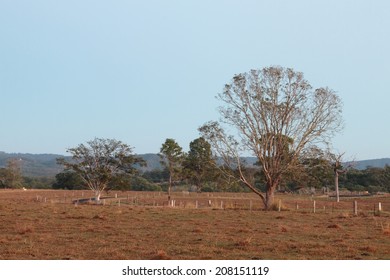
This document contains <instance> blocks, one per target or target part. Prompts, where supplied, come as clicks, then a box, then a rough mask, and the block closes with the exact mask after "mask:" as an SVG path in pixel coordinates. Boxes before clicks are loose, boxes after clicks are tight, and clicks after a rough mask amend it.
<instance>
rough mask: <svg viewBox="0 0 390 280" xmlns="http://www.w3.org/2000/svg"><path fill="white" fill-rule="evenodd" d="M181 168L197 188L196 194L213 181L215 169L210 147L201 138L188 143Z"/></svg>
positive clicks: (215, 174)
mask: <svg viewBox="0 0 390 280" xmlns="http://www.w3.org/2000/svg"><path fill="white" fill-rule="evenodd" d="M183 167H184V173H185V175H186V178H187V179H188V180H189V181H190V182H191V183H192V184H194V185H195V186H196V187H197V191H198V192H200V191H202V190H204V187H203V186H204V184H205V183H207V182H212V181H214V180H215V178H216V177H217V168H216V163H215V160H214V158H213V155H212V152H211V145H210V144H209V143H208V142H207V141H206V140H205V139H204V138H203V137H200V138H198V139H195V140H194V141H192V142H191V143H190V150H189V152H188V154H187V156H186V158H185V160H184V162H183Z"/></svg>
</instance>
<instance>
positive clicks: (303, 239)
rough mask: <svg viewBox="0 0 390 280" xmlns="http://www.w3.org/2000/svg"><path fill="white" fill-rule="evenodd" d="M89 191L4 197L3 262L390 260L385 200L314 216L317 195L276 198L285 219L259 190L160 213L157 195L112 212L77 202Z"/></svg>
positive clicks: (201, 197)
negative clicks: (265, 204) (266, 205)
mask: <svg viewBox="0 0 390 280" xmlns="http://www.w3.org/2000/svg"><path fill="white" fill-rule="evenodd" d="M92 194H93V193H92V192H91V191H81V190H80V191H60V190H57V191H49V190H47V191H44V190H43V191H31V190H29V191H21V190H1V191H0V210H1V211H0V216H1V220H2V223H1V224H0V258H2V259H58V260H61V259H298V260H300V259H390V238H389V237H390V234H389V218H390V213H389V212H386V211H383V213H382V214H381V215H380V216H374V215H373V205H374V204H375V203H377V202H378V201H381V202H382V205H383V208H384V210H386V209H387V211H388V209H390V197H380V198H376V197H368V198H361V199H359V209H361V211H360V213H361V214H359V215H358V216H354V215H353V214H352V204H351V200H349V201H348V200H342V201H341V202H340V203H337V205H335V206H334V208H333V209H332V204H333V201H332V200H329V199H328V198H321V197H317V198H316V199H317V200H318V203H317V206H318V211H317V212H316V213H315V214H314V213H312V211H311V208H310V207H311V205H312V200H311V199H312V198H311V196H305V197H304V196H298V195H276V199H282V201H283V207H284V208H285V211H281V212H278V211H267V212H265V211H262V210H260V209H261V208H262V205H261V202H260V201H259V199H257V198H256V196H255V195H254V194H252V193H247V194H238V195H237V194H229V193H211V194H196V193H191V194H189V195H187V194H183V193H173V194H172V199H173V200H176V205H177V207H176V208H172V207H165V206H164V207H162V206H161V204H159V206H157V203H162V202H165V203H167V197H166V194H165V193H156V192H150V193H146V192H142V193H141V192H126V193H122V192H119V193H118V198H122V199H123V200H122V202H121V204H120V206H119V205H118V203H117V200H116V199H115V198H114V197H115V196H114V194H112V193H110V194H109V196H103V197H102V200H103V201H105V200H106V204H105V205H94V204H91V205H88V204H85V205H84V204H79V205H75V204H72V203H71V201H72V200H74V199H76V198H80V197H84V198H85V197H87V196H88V195H92ZM127 197H129V200H127ZM44 198H47V199H46V202H45V199H44ZM209 200H212V203H213V205H212V206H208V204H207V202H208V201H209ZM221 200H223V201H224V205H223V207H222V208H223V209H224V210H222V209H221V207H220V206H221V205H220V201H221ZM251 200H253V208H252V211H250V209H249V201H251ZM153 201H155V206H154V207H153ZM195 201H198V206H199V208H198V209H195V203H196V202H195ZM185 202H187V204H185ZM296 203H299V205H300V206H299V210H296ZM137 205H138V206H137ZM324 206H326V209H324ZM168 233H169V234H168ZM92 244H93V246H92ZM335 245H336V246H335Z"/></svg>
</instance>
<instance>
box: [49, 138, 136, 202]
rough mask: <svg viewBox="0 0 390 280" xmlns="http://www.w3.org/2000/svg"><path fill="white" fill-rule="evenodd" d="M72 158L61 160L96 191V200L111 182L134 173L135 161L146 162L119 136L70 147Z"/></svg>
mask: <svg viewBox="0 0 390 280" xmlns="http://www.w3.org/2000/svg"><path fill="white" fill-rule="evenodd" d="M67 152H68V153H70V154H71V155H72V159H71V160H66V159H64V158H61V159H58V160H57V161H58V163H59V164H62V165H64V166H65V169H66V170H68V171H73V172H75V173H77V174H78V175H79V176H80V177H81V179H82V180H83V182H84V183H85V184H86V185H87V186H88V188H90V189H91V190H93V191H94V192H95V199H96V201H99V200H100V196H101V193H102V192H103V191H104V190H105V189H106V188H107V186H108V183H109V182H110V181H111V180H112V179H113V178H115V176H118V175H120V174H133V173H134V172H135V171H136V169H135V167H134V165H135V164H144V161H143V160H142V159H141V158H138V157H136V156H135V155H134V154H133V150H132V148H131V147H129V146H128V145H127V144H124V143H122V142H121V141H118V140H115V139H101V138H95V139H94V140H92V141H89V142H87V144H80V145H78V146H77V147H75V148H71V149H68V150H67Z"/></svg>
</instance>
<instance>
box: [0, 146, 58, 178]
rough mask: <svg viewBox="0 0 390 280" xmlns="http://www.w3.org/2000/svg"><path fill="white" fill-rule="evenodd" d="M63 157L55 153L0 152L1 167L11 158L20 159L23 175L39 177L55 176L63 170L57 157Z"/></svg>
mask: <svg viewBox="0 0 390 280" xmlns="http://www.w3.org/2000/svg"><path fill="white" fill-rule="evenodd" d="M59 157H63V156H62V155H54V154H20V153H11V154H8V153H4V152H0V167H5V166H6V165H7V161H8V160H9V159H13V158H14V159H18V160H20V162H21V170H22V175H23V176H28V177H39V176H47V177H54V176H55V175H56V174H57V173H59V172H61V171H62V169H63V168H62V167H61V166H59V165H58V164H57V162H56V159H57V158H59Z"/></svg>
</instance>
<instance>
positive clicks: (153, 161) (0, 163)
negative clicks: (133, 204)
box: [0, 152, 390, 177]
mask: <svg viewBox="0 0 390 280" xmlns="http://www.w3.org/2000/svg"><path fill="white" fill-rule="evenodd" d="M138 156H140V157H142V158H143V159H144V160H145V161H146V162H147V167H143V168H141V170H142V171H150V170H153V169H160V168H161V164H160V157H159V156H158V155H157V154H141V155H138ZM60 157H63V155H56V154H21V153H5V152H0V168H1V167H5V166H6V164H7V160H8V159H11V158H16V159H18V160H20V162H21V169H22V174H23V176H28V177H38V176H50V177H54V176H55V175H56V174H57V173H59V172H61V171H62V166H60V165H58V164H57V162H56V159H57V158H60ZM245 160H246V162H247V163H248V164H249V165H252V164H253V163H255V162H256V159H255V158H253V157H248V158H245ZM386 164H387V165H390V158H382V159H371V160H362V161H356V162H354V164H353V165H354V168H356V169H365V168H367V167H368V166H371V167H380V168H383V167H384V166H385V165H386Z"/></svg>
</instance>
